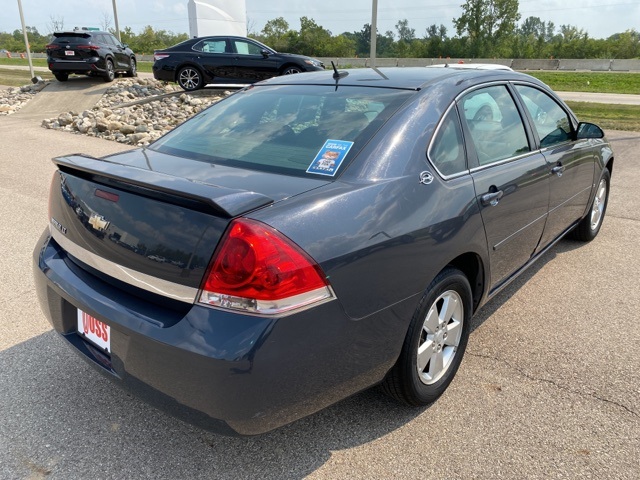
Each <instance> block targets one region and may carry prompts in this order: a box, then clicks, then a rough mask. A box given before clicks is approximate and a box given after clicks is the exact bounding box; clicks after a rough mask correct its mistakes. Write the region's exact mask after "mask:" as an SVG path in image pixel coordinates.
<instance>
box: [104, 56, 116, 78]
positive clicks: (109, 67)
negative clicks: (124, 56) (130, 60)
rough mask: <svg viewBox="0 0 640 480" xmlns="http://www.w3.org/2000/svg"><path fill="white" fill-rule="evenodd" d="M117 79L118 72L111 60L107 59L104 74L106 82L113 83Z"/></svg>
mask: <svg viewBox="0 0 640 480" xmlns="http://www.w3.org/2000/svg"><path fill="white" fill-rule="evenodd" d="M115 78H116V71H115V68H114V67H113V61H112V60H110V59H107V61H106V65H105V72H104V81H105V82H113V80H115Z"/></svg>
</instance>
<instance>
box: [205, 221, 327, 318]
mask: <svg viewBox="0 0 640 480" xmlns="http://www.w3.org/2000/svg"><path fill="white" fill-rule="evenodd" d="M331 298H333V292H332V290H331V288H330V287H329V284H328V282H327V280H326V278H325V276H324V274H323V273H322V270H320V267H319V266H318V264H317V263H316V262H315V261H314V260H313V259H311V258H310V257H309V256H308V255H307V254H306V253H305V252H303V251H302V250H301V249H300V247H298V246H297V245H295V244H294V243H293V242H292V241H291V240H289V239H288V238H287V237H285V236H284V235H282V234H281V233H279V232H278V231H277V230H275V229H273V228H271V227H269V226H268V225H265V224H263V223H260V222H257V221H255V220H248V219H238V220H234V221H233V222H232V223H231V226H230V227H229V230H228V231H227V233H226V234H225V236H224V237H223V239H222V240H221V244H220V247H219V248H218V250H217V252H216V254H215V255H214V258H213V260H212V264H211V265H210V268H209V272H208V274H207V276H206V278H205V282H204V284H203V286H202V293H201V294H200V300H199V301H200V302H201V303H204V304H207V305H211V306H215V307H221V308H229V309H233V310H242V311H244V312H248V313H256V314H266V315H277V314H282V313H285V312H291V311H292V310H297V309H299V308H303V307H307V306H309V305H311V304H315V303H317V302H321V301H325V300H328V299H331Z"/></svg>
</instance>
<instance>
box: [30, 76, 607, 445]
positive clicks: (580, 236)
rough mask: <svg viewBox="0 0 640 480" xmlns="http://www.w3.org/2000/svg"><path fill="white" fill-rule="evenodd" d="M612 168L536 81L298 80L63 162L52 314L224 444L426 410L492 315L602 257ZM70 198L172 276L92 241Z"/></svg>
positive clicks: (53, 246)
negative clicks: (369, 395)
mask: <svg viewBox="0 0 640 480" xmlns="http://www.w3.org/2000/svg"><path fill="white" fill-rule="evenodd" d="M479 97H480V99H481V102H482V103H483V104H488V105H489V106H490V108H491V111H492V115H491V116H490V117H488V116H481V118H475V113H472V112H475V110H476V108H475V106H476V105H479V104H480V103H479V101H478V98H479ZM467 104H470V105H472V106H474V108H471V109H469V108H467ZM534 107H535V109H534ZM540 111H543V112H544V115H541V114H540V113H539V112H540ZM613 161H614V155H613V152H612V149H611V146H610V145H609V143H608V141H607V140H606V139H605V137H604V134H603V131H602V130H601V129H600V128H599V127H597V126H596V125H593V124H589V123H582V122H579V121H578V119H577V118H576V117H575V115H574V114H573V113H572V112H571V110H570V109H569V108H568V107H567V106H566V105H565V104H564V103H563V102H562V101H561V100H560V99H559V98H558V97H557V96H556V95H555V94H554V93H553V92H552V91H551V90H549V88H548V87H547V86H545V85H544V84H543V83H541V82H539V81H538V80H536V79H534V78H532V77H530V76H528V75H524V74H520V73H516V72H508V71H489V70H460V69H451V68H434V69H427V68H395V69H394V68H391V69H385V68H381V69H378V70H371V69H357V70H351V71H344V72H337V71H336V72H335V73H333V74H332V73H331V72H316V73H308V74H305V75H293V76H287V77H277V78H273V79H271V80H267V81H265V82H261V83H259V84H256V85H253V86H251V87H247V88H245V89H243V90H241V91H239V92H238V93H236V94H234V95H231V96H229V97H227V98H226V99H224V100H222V101H220V102H218V103H216V104H215V105H213V106H211V107H210V108H208V109H207V110H204V111H203V112H201V113H199V114H198V115H196V116H194V117H193V118H192V119H190V120H189V121H187V122H185V123H184V124H182V125H181V126H179V127H177V128H176V129H174V130H173V131H171V132H170V133H168V134H167V135H165V136H164V137H162V138H161V139H159V140H158V141H156V142H155V143H153V144H151V145H149V146H148V147H146V148H141V149H136V150H131V151H128V152H124V153H119V154H115V155H110V156H108V157H106V158H104V159H98V158H92V157H88V156H80V155H71V156H67V157H60V158H56V159H54V162H55V164H56V165H57V168H58V170H57V172H56V173H55V174H54V179H53V183H52V190H51V194H50V202H49V212H50V222H49V227H48V228H47V229H46V230H45V232H44V233H43V235H42V238H41V239H40V240H39V241H38V243H37V245H36V248H35V251H34V265H35V268H34V274H35V283H36V286H37V293H38V298H39V301H40V304H41V306H42V309H43V311H44V312H45V314H46V316H47V317H48V318H49V321H50V322H51V323H52V325H53V326H54V328H55V330H56V331H57V332H59V333H60V334H61V338H62V339H64V341H65V343H67V344H68V345H70V346H71V347H72V348H73V349H74V350H75V351H76V352H78V353H79V354H80V355H81V356H82V357H83V358H84V359H85V360H87V361H88V362H89V363H90V364H91V365H93V366H94V367H95V368H96V369H97V370H98V371H100V372H102V373H103V374H105V375H106V376H107V377H108V378H110V379H111V380H113V381H114V382H116V383H118V384H120V385H122V386H123V387H125V388H128V389H130V390H131V391H133V392H135V393H136V394H137V395H139V396H140V397H142V398H144V399H146V400H147V401H148V402H150V403H152V404H154V405H157V406H158V407H160V408H162V409H165V410H166V411H168V412H170V413H172V414H174V415H176V416H178V417H180V418H183V419H185V420H187V421H190V422H193V423H195V424H197V425H199V426H201V427H205V428H209V429H212V430H215V431H218V432H222V433H228V434H235V433H238V434H243V435H253V434H259V433H262V432H266V431H268V430H271V429H274V428H277V427H279V426H281V425H284V424H286V423H288V422H292V421H294V420H296V419H298V418H301V417H303V416H305V415H309V414H312V413H314V412H316V411H318V410H320V409H322V408H324V407H326V406H328V405H330V404H332V403H334V402H337V401H338V400H340V399H343V398H345V397H347V396H349V395H352V394H355V393H356V392H359V391H361V390H363V389H366V388H368V387H371V386H374V385H378V384H380V385H382V386H383V388H384V390H385V391H386V392H387V393H389V394H390V395H391V396H393V397H395V398H397V399H398V400H400V401H402V402H404V403H406V404H408V405H414V406H421V405H426V404H428V403H430V402H433V401H435V400H436V399H437V398H438V397H439V396H440V395H441V394H442V393H443V392H444V391H445V389H446V388H447V386H448V385H449V384H450V382H451V381H452V379H453V377H454V375H455V373H456V371H457V369H458V367H459V365H460V362H461V360H462V356H463V354H464V351H465V346H466V344H467V340H468V338H469V329H470V323H471V316H472V315H473V313H474V312H476V311H477V310H478V309H479V308H480V307H481V306H482V305H483V304H484V303H486V302H487V301H488V300H490V299H491V298H492V297H494V296H495V295H496V294H497V293H498V292H500V291H501V290H502V289H503V288H504V287H505V286H507V285H508V284H509V283H510V282H511V281H513V280H514V279H515V278H516V277H517V276H518V275H519V274H521V273H522V272H523V271H525V270H526V269H527V268H528V267H529V266H530V265H531V264H532V263H533V262H535V261H536V260H537V259H539V258H541V257H542V256H543V255H544V254H545V252H546V251H547V250H549V249H550V248H551V247H552V246H553V245H554V244H555V243H556V242H557V241H558V240H560V239H561V238H563V237H564V236H565V235H571V237H572V238H574V239H577V240H581V241H589V240H592V239H594V238H595V237H596V235H597V234H598V232H599V230H600V229H601V227H602V223H603V219H604V215H605V211H606V207H607V202H608V198H609V189H610V180H611V172H612V169H613ZM65 196H66V197H72V198H74V199H75V201H76V202H77V203H82V204H83V205H86V208H87V209H89V210H90V211H91V212H93V213H94V214H96V215H100V216H101V218H103V219H104V221H105V222H110V223H109V225H110V227H109V228H111V229H112V230H113V231H118V232H120V234H121V235H125V234H126V235H127V236H128V237H130V238H135V239H137V241H138V242H139V245H141V244H144V245H145V246H147V247H148V248H150V249H153V250H157V251H162V252H168V253H166V261H165V262H164V263H162V264H159V263H158V262H157V261H155V260H154V259H150V258H148V257H146V256H144V255H143V254H138V253H137V252H133V251H131V250H129V249H125V248H120V247H118V245H117V244H114V243H113V242H107V241H106V240H104V239H101V238H99V237H98V236H96V235H94V234H92V230H93V229H94V226H93V224H91V223H86V222H85V223H83V222H82V221H81V220H80V219H79V218H78V216H77V215H76V213H75V212H74V210H73V207H72V206H71V205H70V204H69V202H68V201H66V200H65ZM143 251H146V250H140V252H143ZM183 259H188V262H186V264H185V263H182V264H179V262H180V261H182V260H183ZM590 272H591V266H590V265H585V266H584V274H585V275H589V274H590ZM534 301H535V299H532V302H534ZM559 301H561V298H559ZM558 309H559V310H561V309H562V306H561V305H560V304H558ZM452 408H458V409H459V408H464V406H460V405H456V406H455V407H452Z"/></svg>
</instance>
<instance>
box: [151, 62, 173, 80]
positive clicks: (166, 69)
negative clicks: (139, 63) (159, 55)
mask: <svg viewBox="0 0 640 480" xmlns="http://www.w3.org/2000/svg"><path fill="white" fill-rule="evenodd" d="M152 70H153V78H155V79H156V80H160V81H163V82H175V80H176V69H175V67H173V66H172V65H164V66H160V65H157V64H154V65H153V67H152Z"/></svg>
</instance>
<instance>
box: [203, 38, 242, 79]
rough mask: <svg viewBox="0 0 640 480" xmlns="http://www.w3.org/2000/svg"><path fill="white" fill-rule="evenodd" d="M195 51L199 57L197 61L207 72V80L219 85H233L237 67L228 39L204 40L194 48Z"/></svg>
mask: <svg viewBox="0 0 640 480" xmlns="http://www.w3.org/2000/svg"><path fill="white" fill-rule="evenodd" d="M193 50H194V51H195V52H196V53H197V55H198V56H197V61H198V62H199V63H200V65H202V68H204V70H205V73H206V75H205V78H211V79H212V80H213V81H217V82H218V83H220V82H221V81H222V82H228V83H233V79H234V78H235V66H234V60H233V55H232V54H231V53H230V48H229V43H228V42H227V39H226V38H221V37H212V38H204V39H203V40H201V41H199V42H198V43H196V44H195V45H194V46H193Z"/></svg>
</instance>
